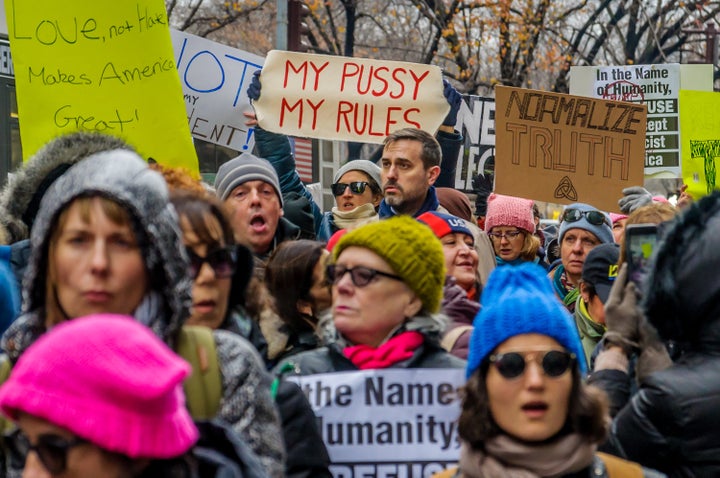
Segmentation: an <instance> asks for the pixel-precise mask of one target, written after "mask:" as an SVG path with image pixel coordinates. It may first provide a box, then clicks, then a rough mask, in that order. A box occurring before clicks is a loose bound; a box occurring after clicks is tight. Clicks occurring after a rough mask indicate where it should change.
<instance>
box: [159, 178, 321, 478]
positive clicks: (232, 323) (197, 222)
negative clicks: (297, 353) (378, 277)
mask: <svg viewBox="0 0 720 478" xmlns="http://www.w3.org/2000/svg"><path fill="white" fill-rule="evenodd" d="M171 198H172V199H171V201H172V204H173V206H175V209H176V210H177V213H178V216H179V218H180V227H181V229H182V232H183V242H184V243H185V248H186V250H187V253H188V255H189V256H190V274H191V277H192V278H193V288H192V295H193V306H192V308H191V309H190V318H189V319H188V321H187V323H189V324H193V325H204V326H206V327H210V328H211V329H219V330H225V331H229V332H232V333H234V334H238V335H240V336H242V337H244V338H246V339H248V340H249V341H250V342H251V343H252V344H253V345H254V346H255V347H256V348H257V349H258V351H259V352H260V353H261V354H262V355H263V357H264V358H265V359H267V355H268V344H267V342H266V340H265V337H264V336H263V334H262V333H261V332H260V327H259V325H258V323H257V321H256V320H254V318H253V316H254V315H259V316H262V317H264V318H265V317H267V316H268V315H274V309H272V305H269V304H264V303H263V300H262V298H263V297H265V296H268V292H267V291H266V290H264V286H263V284H262V283H255V284H254V286H253V292H252V294H253V295H257V296H260V297H255V296H251V297H247V295H249V294H250V292H249V291H247V290H246V289H247V287H248V283H249V282H250V281H251V280H253V279H252V273H253V256H252V253H251V252H250V250H249V249H247V248H246V247H244V246H241V245H235V243H234V237H233V229H232V226H231V225H230V220H229V219H228V218H227V215H226V214H225V212H224V211H225V210H224V208H223V205H222V204H221V203H220V202H218V200H217V199H216V198H215V197H213V196H209V195H207V194H200V195H199V194H198V193H197V192H196V191H195V192H193V191H173V193H172V195H171ZM296 242H298V243H304V242H312V241H289V242H287V243H283V244H281V245H280V247H283V246H284V245H287V244H295V243H296ZM312 243H313V244H318V245H319V246H320V247H321V248H322V244H320V243H315V242H312ZM263 307H265V310H260V309H262V308H263ZM268 335H269V336H270V338H271V339H272V338H273V337H274V335H273V334H268ZM274 398H275V400H276V403H277V405H278V411H279V412H280V419H281V422H282V427H283V438H284V439H285V448H286V451H287V455H286V461H285V465H286V468H285V472H286V474H285V475H284V476H287V477H288V478H293V477H305V476H317V477H325V476H329V471H328V469H327V466H328V463H329V459H328V457H327V451H326V450H325V447H324V444H323V443H322V438H321V437H320V432H319V431H318V430H317V428H316V426H315V415H314V414H313V412H312V410H311V408H310V404H309V403H308V402H307V400H306V399H305V397H304V395H303V393H302V391H301V390H300V388H299V387H297V386H296V385H295V384H291V383H283V384H281V386H280V387H278V389H277V390H276V391H275V396H274ZM298 430H301V434H298ZM306 446H311V447H314V450H315V453H314V454H313V455H312V456H309V455H308V454H307V453H305V452H304V450H305V448H304V447H306Z"/></svg>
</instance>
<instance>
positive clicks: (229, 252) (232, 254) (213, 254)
mask: <svg viewBox="0 0 720 478" xmlns="http://www.w3.org/2000/svg"><path fill="white" fill-rule="evenodd" d="M186 250H187V253H188V256H189V257H190V276H191V278H192V279H193V280H194V279H196V278H197V276H198V274H200V269H202V266H203V264H204V263H206V262H207V263H208V265H209V266H210V267H212V269H213V271H215V277H217V278H218V279H227V278H228V277H231V276H232V275H233V274H234V273H235V266H236V265H237V252H236V251H235V249H234V248H232V247H223V248H220V249H214V250H212V251H210V252H208V253H207V255H206V256H205V257H202V256H200V255H199V254H196V253H195V251H193V250H192V249H191V248H189V247H188V248H186Z"/></svg>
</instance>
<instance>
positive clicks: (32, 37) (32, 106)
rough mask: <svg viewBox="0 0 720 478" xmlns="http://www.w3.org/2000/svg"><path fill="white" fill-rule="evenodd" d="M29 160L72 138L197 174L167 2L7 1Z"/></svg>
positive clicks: (158, 0)
mask: <svg viewBox="0 0 720 478" xmlns="http://www.w3.org/2000/svg"><path fill="white" fill-rule="evenodd" d="M5 7H6V9H7V18H8V20H9V21H8V29H9V37H10V44H11V47H12V52H13V62H14V64H15V74H16V77H15V80H16V88H17V96H18V108H19V115H20V117H21V118H22V120H21V121H20V130H21V136H22V149H23V154H24V156H25V158H28V157H29V156H31V155H33V154H34V153H35V152H37V150H38V149H39V148H40V147H41V146H43V144H45V143H46V142H48V141H49V140H51V139H53V138H54V137H57V136H59V135H61V134H65V133H70V132H74V131H89V132H102V133H107V134H112V135H115V136H118V137H120V138H122V139H124V140H125V141H127V142H128V143H130V144H131V145H133V146H134V147H135V148H136V149H137V150H138V152H139V153H140V154H141V155H142V156H144V157H146V158H147V157H152V158H154V159H155V160H156V161H157V162H159V163H161V164H168V165H172V166H184V167H186V168H188V169H190V170H191V171H197V170H198V164H197V156H196V153H195V148H194V146H193V143H192V137H191V136H190V131H189V129H188V124H187V117H186V115H185V107H184V105H183V97H182V89H181V88H180V79H179V78H178V74H177V69H176V68H175V61H174V58H173V50H172V43H171V41H170V31H169V29H168V21H167V16H166V13H165V4H164V3H163V2H162V0H138V1H136V2H132V3H128V2H112V1H107V0H99V1H95V2H87V1H80V0H68V1H65V2H57V1H50V0H38V1H36V2H26V1H20V0H7V1H5Z"/></svg>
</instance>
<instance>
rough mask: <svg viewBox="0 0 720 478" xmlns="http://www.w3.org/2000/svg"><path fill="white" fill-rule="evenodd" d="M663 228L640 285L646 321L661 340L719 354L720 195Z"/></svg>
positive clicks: (716, 194)
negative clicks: (643, 280) (646, 273)
mask: <svg viewBox="0 0 720 478" xmlns="http://www.w3.org/2000/svg"><path fill="white" fill-rule="evenodd" d="M667 226H668V227H667V228H666V229H665V232H664V234H663V236H662V240H661V241H660V244H659V245H658V248H657V251H656V252H655V253H654V264H653V266H652V267H651V270H650V273H649V275H648V278H647V282H646V283H645V284H644V287H643V295H644V299H643V302H642V305H643V308H644V311H645V314H646V317H647V320H648V322H649V323H650V324H652V325H653V326H654V327H655V328H656V329H657V331H658V333H659V334H660V337H661V338H662V339H663V340H665V341H669V340H672V341H675V342H679V343H681V344H683V347H686V348H687V347H689V348H691V349H697V348H698V347H701V348H703V349H712V350H714V351H716V352H717V351H720V248H719V247H718V238H719V237H720V192H715V193H713V194H711V195H709V196H706V197H704V198H702V199H701V200H700V201H698V202H696V203H694V204H693V205H692V206H690V208H689V209H687V210H686V211H685V212H684V213H682V214H681V215H680V216H678V217H676V218H675V219H674V220H673V221H672V222H671V223H668V224H667Z"/></svg>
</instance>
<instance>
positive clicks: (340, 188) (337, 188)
mask: <svg viewBox="0 0 720 478" xmlns="http://www.w3.org/2000/svg"><path fill="white" fill-rule="evenodd" d="M368 186H370V183H368V182H367V181H353V182H351V183H334V184H332V185H331V186H330V189H331V190H332V193H333V196H342V195H343V194H345V190H346V189H347V188H350V192H351V193H353V194H362V193H364V192H365V188H366V187H368Z"/></svg>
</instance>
